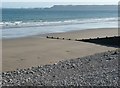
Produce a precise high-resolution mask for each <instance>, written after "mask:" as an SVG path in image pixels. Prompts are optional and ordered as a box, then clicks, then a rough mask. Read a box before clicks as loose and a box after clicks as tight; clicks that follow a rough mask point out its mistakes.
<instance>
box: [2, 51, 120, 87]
mask: <svg viewBox="0 0 120 88" xmlns="http://www.w3.org/2000/svg"><path fill="white" fill-rule="evenodd" d="M119 55H120V52H119V51H118V50H114V51H108V52H103V53H98V54H95V55H91V56H86V57H82V58H76V59H70V60H66V61H60V62H58V63H55V64H53V65H44V66H37V67H31V68H28V69H18V70H16V71H8V72H2V86H26V85H27V86H118V79H119V78H118V69H120V68H118V63H117V62H118V56H119ZM116 88H117V87H116Z"/></svg>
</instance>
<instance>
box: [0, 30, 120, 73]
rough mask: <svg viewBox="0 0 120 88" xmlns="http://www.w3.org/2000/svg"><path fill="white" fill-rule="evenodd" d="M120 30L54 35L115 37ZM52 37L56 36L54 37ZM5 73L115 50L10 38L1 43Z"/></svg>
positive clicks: (83, 44)
mask: <svg viewBox="0 0 120 88" xmlns="http://www.w3.org/2000/svg"><path fill="white" fill-rule="evenodd" d="M117 34H118V33H117V29H100V30H84V31H83V30H82V31H77V32H67V33H57V34H54V35H55V36H60V37H70V38H72V39H74V38H89V37H92V36H93V37H96V36H101V37H103V36H108V35H109V36H116V35H117ZM51 35H53V34H51ZM2 44H3V45H2V50H3V52H2V55H3V56H2V71H11V70H16V69H17V68H19V69H21V68H28V67H32V66H38V65H45V64H53V63H57V62H58V61H61V60H66V59H72V58H77V57H83V56H87V55H92V54H95V53H99V52H104V51H108V50H115V48H113V47H107V46H101V45H96V44H92V43H85V42H79V41H69V40H56V39H54V40H52V39H47V38H45V37H42V38H41V37H40V36H31V37H26V38H17V39H9V40H7V39H6V40H3V41H2Z"/></svg>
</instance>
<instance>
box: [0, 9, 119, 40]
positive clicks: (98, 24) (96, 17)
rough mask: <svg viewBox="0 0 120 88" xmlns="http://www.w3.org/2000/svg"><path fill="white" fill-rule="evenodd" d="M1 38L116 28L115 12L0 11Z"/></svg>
mask: <svg viewBox="0 0 120 88" xmlns="http://www.w3.org/2000/svg"><path fill="white" fill-rule="evenodd" d="M0 26H2V29H3V30H2V33H3V34H2V37H3V38H16V37H24V36H31V35H38V34H45V33H56V32H66V31H72V30H82V29H88V28H104V27H106V28H108V27H117V10H109V11H104V10H101V11H98V10H94V11H89V10H88V11H87V10H86V11H83V10H82V11H56V10H55V11H44V10H41V9H3V10H2V22H0Z"/></svg>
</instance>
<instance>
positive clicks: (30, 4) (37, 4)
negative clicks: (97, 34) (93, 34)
mask: <svg viewBox="0 0 120 88" xmlns="http://www.w3.org/2000/svg"><path fill="white" fill-rule="evenodd" d="M118 1H119V0H2V5H1V6H2V7H3V8H45V7H52V6H53V5H117V4H118Z"/></svg>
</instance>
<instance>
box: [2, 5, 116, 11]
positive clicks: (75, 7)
mask: <svg viewBox="0 0 120 88" xmlns="http://www.w3.org/2000/svg"><path fill="white" fill-rule="evenodd" d="M3 9H40V10H50V11H52V10H69V11H71V10H75V11H79V10H84V11H85V10H117V9H118V5H54V6H52V7H44V8H37V7H36V8H3Z"/></svg>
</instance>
